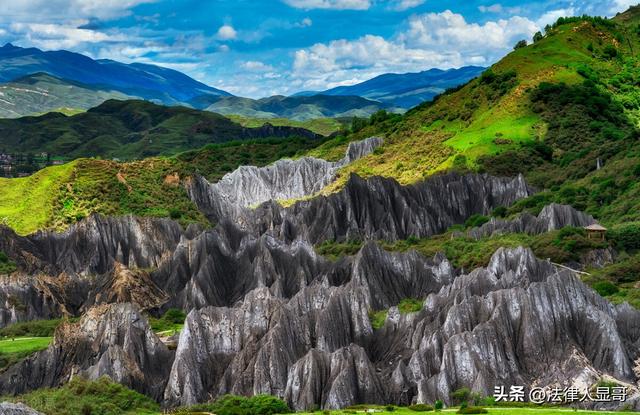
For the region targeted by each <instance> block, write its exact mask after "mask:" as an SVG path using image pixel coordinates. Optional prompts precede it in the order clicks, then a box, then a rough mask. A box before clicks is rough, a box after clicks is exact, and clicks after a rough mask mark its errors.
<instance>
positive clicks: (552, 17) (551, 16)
mask: <svg viewBox="0 0 640 415" xmlns="http://www.w3.org/2000/svg"><path fill="white" fill-rule="evenodd" d="M575 15H576V9H574V8H573V7H569V8H566V9H557V10H549V11H548V12H546V13H545V14H543V15H542V16H540V17H539V18H538V20H536V23H537V24H538V26H540V27H544V26H546V25H548V24H553V23H555V22H556V20H558V18H560V17H567V16H575Z"/></svg>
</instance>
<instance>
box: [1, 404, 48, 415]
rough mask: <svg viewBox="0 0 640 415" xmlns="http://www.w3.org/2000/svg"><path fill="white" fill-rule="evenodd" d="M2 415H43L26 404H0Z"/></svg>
mask: <svg viewBox="0 0 640 415" xmlns="http://www.w3.org/2000/svg"><path fill="white" fill-rule="evenodd" d="M0 414H2V415H42V413H40V412H38V411H36V410H35V409H32V408H29V407H28V406H27V405H25V404H21V403H10V402H0Z"/></svg>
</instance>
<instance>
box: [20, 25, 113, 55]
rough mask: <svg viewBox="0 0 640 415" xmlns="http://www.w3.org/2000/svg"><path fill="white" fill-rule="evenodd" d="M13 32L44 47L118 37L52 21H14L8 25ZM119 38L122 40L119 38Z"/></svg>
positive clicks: (49, 47) (70, 46) (75, 44)
mask: <svg viewBox="0 0 640 415" xmlns="http://www.w3.org/2000/svg"><path fill="white" fill-rule="evenodd" d="M10 29H11V31H12V32H13V33H14V34H20V35H21V36H22V37H24V38H26V39H27V40H29V41H30V42H31V43H32V44H33V45H35V46H37V47H41V48H45V49H60V48H63V49H64V48H67V49H69V48H74V47H76V46H78V45H79V44H82V43H99V42H106V41H115V40H118V37H113V36H110V35H107V34H106V33H103V32H97V31H95V30H89V29H79V28H78V26H77V25H59V24H52V23H14V24H12V25H11V26H10ZM119 40H123V39H122V38H120V39H119Z"/></svg>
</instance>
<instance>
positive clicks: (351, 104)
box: [206, 95, 397, 121]
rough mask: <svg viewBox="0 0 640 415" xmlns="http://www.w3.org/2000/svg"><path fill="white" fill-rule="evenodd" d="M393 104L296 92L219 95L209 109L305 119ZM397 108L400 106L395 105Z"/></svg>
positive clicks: (355, 113)
mask: <svg viewBox="0 0 640 415" xmlns="http://www.w3.org/2000/svg"><path fill="white" fill-rule="evenodd" d="M381 109H387V110H390V111H393V110H394V108H392V106H391V105H389V104H385V103H381V102H378V101H373V100H370V99H366V98H362V97H358V96H329V95H314V96H293V97H285V96H281V95H276V96H272V97H268V98H261V99H250V98H241V97H217V98H216V99H215V102H213V103H212V104H211V105H209V106H208V107H207V108H206V110H207V111H212V112H217V113H219V114H223V115H231V114H233V115H242V116H244V117H252V118H288V119H291V120H295V121H305V120H310V119H314V118H327V117H329V118H340V117H368V116H370V115H371V114H373V113H374V112H376V111H379V110H381ZM396 110H397V109H396Z"/></svg>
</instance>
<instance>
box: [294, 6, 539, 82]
mask: <svg viewBox="0 0 640 415" xmlns="http://www.w3.org/2000/svg"><path fill="white" fill-rule="evenodd" d="M537 30H538V26H537V24H536V23H535V22H533V21H531V20H529V19H526V18H523V17H518V16H515V17H511V18H509V19H500V20H497V21H489V22H486V23H484V24H478V23H469V22H467V21H466V20H465V19H464V17H463V16H462V15H460V14H456V13H453V12H451V11H448V10H447V11H444V12H442V13H427V14H422V15H414V16H412V17H410V18H409V20H408V21H407V24H406V27H405V29H404V30H403V31H402V32H400V33H398V34H397V35H396V36H394V37H393V38H391V39H385V38H383V37H380V36H374V35H366V36H363V37H361V38H359V39H356V40H346V39H342V40H335V41H332V42H329V43H327V44H324V43H318V44H315V45H313V46H311V47H310V48H306V49H301V50H298V51H297V52H296V53H295V58H294V64H293V74H294V77H295V78H296V79H297V80H298V81H300V82H301V84H302V86H303V87H304V88H305V89H307V88H318V87H324V86H325V85H326V86H328V87H330V86H331V85H334V86H335V85H336V84H346V83H352V82H358V81H361V80H365V79H368V78H370V77H372V76H375V75H378V74H381V73H385V72H407V71H416V70H424V69H428V68H433V67H439V68H451V67H459V66H463V65H488V64H491V63H493V62H494V61H496V60H497V59H499V58H500V57H501V56H503V55H504V54H505V53H506V52H508V51H509V50H511V48H512V47H513V45H514V44H515V42H517V41H518V40H520V39H523V38H527V39H528V38H530V37H531V36H532V35H533V33H535V32H536V31H537ZM345 80H349V81H345Z"/></svg>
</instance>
